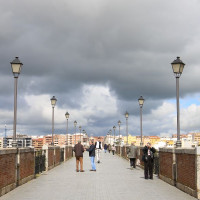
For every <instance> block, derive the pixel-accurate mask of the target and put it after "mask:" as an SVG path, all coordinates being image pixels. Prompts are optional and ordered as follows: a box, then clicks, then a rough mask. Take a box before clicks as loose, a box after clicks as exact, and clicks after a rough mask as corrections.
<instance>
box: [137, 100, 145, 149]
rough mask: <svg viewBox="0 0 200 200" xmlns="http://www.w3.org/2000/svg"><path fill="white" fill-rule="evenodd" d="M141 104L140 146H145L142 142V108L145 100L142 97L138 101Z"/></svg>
mask: <svg viewBox="0 0 200 200" xmlns="http://www.w3.org/2000/svg"><path fill="white" fill-rule="evenodd" d="M138 102H139V106H140V146H141V147H142V146H143V142H142V106H143V104H144V98H143V97H142V96H140V98H139V99H138Z"/></svg>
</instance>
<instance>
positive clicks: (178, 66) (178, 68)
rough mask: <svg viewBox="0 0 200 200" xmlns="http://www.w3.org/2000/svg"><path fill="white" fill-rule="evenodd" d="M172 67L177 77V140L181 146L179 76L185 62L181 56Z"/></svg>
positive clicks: (177, 143)
mask: <svg viewBox="0 0 200 200" xmlns="http://www.w3.org/2000/svg"><path fill="white" fill-rule="evenodd" d="M171 65H172V69H173V72H174V75H175V77H176V106H177V142H176V147H181V140H180V109H179V78H180V76H181V74H182V72H183V68H184V66H185V64H184V63H183V62H182V60H180V57H177V59H176V60H174V61H173V62H172V63H171Z"/></svg>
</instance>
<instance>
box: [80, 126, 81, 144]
mask: <svg viewBox="0 0 200 200" xmlns="http://www.w3.org/2000/svg"><path fill="white" fill-rule="evenodd" d="M80 141H81V128H80Z"/></svg>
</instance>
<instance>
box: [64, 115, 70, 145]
mask: <svg viewBox="0 0 200 200" xmlns="http://www.w3.org/2000/svg"><path fill="white" fill-rule="evenodd" d="M69 115H70V114H69V113H68V112H66V113H65V117H66V119H67V133H66V134H67V137H66V140H67V141H66V145H68V119H69Z"/></svg>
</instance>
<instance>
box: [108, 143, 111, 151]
mask: <svg viewBox="0 0 200 200" xmlns="http://www.w3.org/2000/svg"><path fill="white" fill-rule="evenodd" d="M111 150H112V148H111V145H110V144H108V152H109V153H110V151H111Z"/></svg>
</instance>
